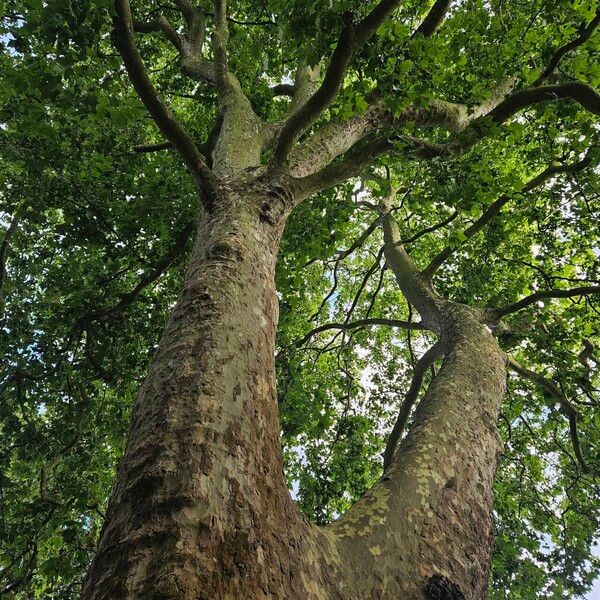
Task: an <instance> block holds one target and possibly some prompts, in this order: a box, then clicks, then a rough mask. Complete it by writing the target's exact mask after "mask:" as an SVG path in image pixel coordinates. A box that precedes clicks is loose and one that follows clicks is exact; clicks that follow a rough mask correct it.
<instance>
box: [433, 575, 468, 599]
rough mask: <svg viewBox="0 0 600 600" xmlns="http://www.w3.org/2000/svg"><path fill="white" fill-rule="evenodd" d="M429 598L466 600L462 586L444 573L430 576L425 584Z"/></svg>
mask: <svg viewBox="0 0 600 600" xmlns="http://www.w3.org/2000/svg"><path fill="white" fill-rule="evenodd" d="M425 597H426V598H427V600H465V596H464V594H463V593H462V592H461V591H460V588H459V587H458V586H457V585H456V584H455V583H453V582H452V581H450V580H449V579H448V578H447V577H443V576H442V575H434V576H433V577H430V578H429V580H428V581H427V584H426V585H425Z"/></svg>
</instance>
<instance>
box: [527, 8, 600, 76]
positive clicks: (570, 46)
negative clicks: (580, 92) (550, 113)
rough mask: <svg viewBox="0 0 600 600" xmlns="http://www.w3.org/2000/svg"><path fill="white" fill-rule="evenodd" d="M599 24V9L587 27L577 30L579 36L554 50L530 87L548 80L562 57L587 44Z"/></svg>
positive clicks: (583, 26)
mask: <svg viewBox="0 0 600 600" xmlns="http://www.w3.org/2000/svg"><path fill="white" fill-rule="evenodd" d="M599 24H600V9H599V10H598V11H597V12H596V16H595V17H594V18H593V19H592V20H591V21H590V23H589V24H588V25H587V26H586V25H585V24H584V25H582V26H581V27H580V28H579V30H580V31H581V33H580V34H579V36H577V37H576V38H575V39H574V40H572V41H570V42H568V43H567V44H565V45H564V46H561V47H560V48H558V50H556V52H555V53H554V55H553V56H552V58H551V59H550V62H549V63H548V66H547V67H546V68H545V69H544V70H543V71H542V73H541V74H540V76H539V77H538V78H537V79H536V80H535V81H534V82H533V84H532V87H538V86H539V85H540V84H542V83H543V82H544V81H545V80H546V79H548V78H549V77H550V76H551V75H552V74H553V73H554V71H556V69H557V67H558V65H559V63H560V61H561V60H562V58H563V56H565V54H568V53H569V52H572V51H573V50H575V48H578V47H579V46H582V45H583V44H585V42H587V41H588V40H589V39H590V37H592V34H593V33H594V31H595V30H596V28H597V27H598V25H599Z"/></svg>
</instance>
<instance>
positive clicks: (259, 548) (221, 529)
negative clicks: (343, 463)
mask: <svg viewBox="0 0 600 600" xmlns="http://www.w3.org/2000/svg"><path fill="white" fill-rule="evenodd" d="M271 201H272V198H270V200H269V202H268V203H263V202H261V198H260V196H258V195H257V196H256V197H250V198H249V197H248V194H247V193H246V194H242V193H241V192H233V191H231V190H229V191H227V193H226V194H225V198H224V199H223V200H222V201H221V203H220V205H221V206H222V207H223V208H222V210H220V211H219V212H218V213H215V214H211V215H208V216H205V217H204V218H203V220H202V222H201V223H200V225H199V228H198V233H197V239H196V243H195V246H194V250H193V253H192V257H191V260H190V265H189V268H188V272H187V276H186V280H185V283H184V286H183V290H182V292H181V294H180V297H179V300H178V302H177V304H176V306H175V308H174V310H173V313H172V315H171V318H170V320H169V322H168V324H167V327H166V329H165V332H164V334H163V337H162V339H161V342H160V346H159V349H158V352H157V354H156V356H155V359H154V362H153V364H152V366H151V368H150V372H149V374H148V377H147V379H146V381H145V382H144V384H143V386H142V389H141V390H140V393H139V397H138V399H137V402H136V404H135V407H134V411H133V417H132V423H131V431H130V435H129V440H128V444H127V449H126V452H125V455H124V457H123V459H122V461H121V464H120V467H119V471H118V476H117V482H116V485H115V488H114V491H113V495H112V498H111V501H110V504H109V508H108V511H107V515H106V521H105V525H104V528H103V531H102V535H101V540H100V545H99V548H98V553H97V555H96V557H95V560H94V562H93V564H92V566H91V568H90V570H89V572H88V575H87V578H86V581H85V585H84V592H83V597H84V598H85V599H86V600H91V599H95V600H99V599H103V600H104V599H109V598H110V599H112V598H114V599H119V600H127V599H133V598H144V599H147V598H148V599H159V598H160V599H163V600H176V599H177V600H200V599H201V600H221V599H228V600H242V599H243V600H257V599H282V600H283V599H286V600H304V599H332V600H333V599H336V600H337V599H342V598H357V599H364V600H367V599H371V598H390V599H391V598H394V599H396V598H406V599H407V600H412V599H423V598H463V597H464V598H468V599H470V600H471V599H472V600H480V599H481V598H483V597H484V596H485V586H486V583H487V575H488V570H489V558H490V551H491V545H492V525H491V502H492V496H491V494H492V492H491V486H492V478H493V475H494V472H495V468H496V461H497V455H498V452H499V449H500V442H499V440H498V435H497V432H496V426H495V420H496V417H497V414H498V410H499V405H500V402H501V399H502V394H503V389H504V365H503V359H502V355H501V352H500V350H499V349H498V346H497V345H496V343H495V341H494V340H493V338H492V336H491V334H489V333H488V332H487V331H486V330H485V329H484V328H483V327H482V326H481V325H480V324H479V323H478V322H476V321H475V320H474V319H472V318H471V317H470V316H469V315H470V314H469V313H466V312H464V311H462V312H461V311H458V312H457V315H458V316H456V315H454V314H453V315H450V316H449V324H448V326H447V327H446V335H448V336H449V339H450V338H452V344H453V345H452V350H451V352H450V353H449V355H448V357H447V358H446V360H445V362H444V365H443V367H442V369H441V372H440V373H439V375H438V376H437V377H436V379H435V381H434V383H433V384H432V385H431V386H430V389H429V391H428V393H427V396H426V398H425V399H424V401H423V402H422V403H421V405H420V407H419V409H418V414H417V421H416V425H415V427H413V430H412V431H411V433H410V435H409V436H408V437H407V438H406V439H405V441H404V442H403V444H402V445H401V447H400V449H399V451H398V452H397V454H396V458H395V459H394V461H393V463H392V465H391V467H390V469H389V470H388V471H387V472H386V474H385V476H384V477H383V478H382V479H381V480H380V482H379V483H378V484H377V485H376V486H375V487H374V488H373V489H372V490H371V491H370V492H369V493H368V494H367V495H366V496H365V497H364V498H363V499H362V500H361V501H360V502H359V503H357V505H355V507H353V508H352V509H351V510H350V511H349V512H348V513H347V514H346V515H345V516H344V517H342V518H341V519H340V520H339V521H337V522H336V523H334V524H333V525H331V526H329V527H326V528H317V527H315V526H312V525H310V524H309V523H308V521H307V520H306V519H305V518H304V517H303V515H302V514H301V513H300V512H299V510H298V509H297V508H296V506H295V505H294V503H293V502H292V500H291V498H290V495H289V493H288V491H287V489H286V486H285V479H284V476H283V462H282V455H281V449H280V443H279V423H278V415H277V399H276V391H275V375H274V335H275V327H276V323H277V296H276V292H275V288H274V281H273V274H274V266H275V260H276V255H277V250H278V245H279V237H280V233H281V229H282V228H283V220H284V219H283V217H280V218H279V219H272V218H271V217H270V216H269V214H268V210H269V209H270V208H272V202H271ZM265 210H266V211H267V213H265ZM465 315H466V316H465ZM440 586H441V587H440ZM436 589H437V590H438V591H435V590H436ZM440 590H441V591H440ZM444 590H445V591H444ZM436 594H437V595H436ZM444 594H446V595H444ZM448 594H450V595H448ZM452 594H454V595H452Z"/></svg>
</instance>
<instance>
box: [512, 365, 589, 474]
mask: <svg viewBox="0 0 600 600" xmlns="http://www.w3.org/2000/svg"><path fill="white" fill-rule="evenodd" d="M508 366H509V368H511V369H512V370H513V371H515V372H516V373H518V374H519V375H521V376H522V377H525V378H526V379H529V381H532V382H533V383H535V384H536V385H538V386H539V387H541V388H542V389H544V390H546V391H547V392H548V393H549V394H550V395H551V396H552V397H553V398H554V399H555V400H557V401H558V403H559V404H560V406H561V409H562V412H563V413H564V414H565V415H566V416H567V418H568V419H569V432H570V435H571V443H572V444H573V450H574V452H575V457H576V458H577V462H578V463H579V465H580V466H581V470H582V471H583V472H584V473H590V468H589V466H588V465H587V463H586V461H585V458H584V457H583V453H582V451H581V444H580V443H579V434H578V431H577V417H578V414H579V413H578V411H577V408H576V407H575V405H574V404H573V403H572V402H570V401H569V399H568V398H567V397H566V396H565V395H564V394H563V392H562V390H561V389H560V388H559V387H558V386H557V385H555V384H554V383H553V382H552V381H550V380H549V379H546V378H545V377H544V376H543V375H540V374H539V373H536V372H535V371H531V370H530V369H527V368H526V367H523V366H522V365H520V364H519V363H518V362H517V361H516V360H514V359H513V358H511V357H508Z"/></svg>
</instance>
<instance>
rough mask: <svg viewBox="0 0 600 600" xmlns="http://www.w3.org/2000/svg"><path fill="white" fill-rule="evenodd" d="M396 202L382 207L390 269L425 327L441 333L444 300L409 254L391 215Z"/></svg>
mask: <svg viewBox="0 0 600 600" xmlns="http://www.w3.org/2000/svg"><path fill="white" fill-rule="evenodd" d="M392 199H393V194H391V195H390V196H389V197H388V198H386V199H385V200H384V201H383V202H382V205H381V212H382V215H381V224H382V227H383V241H384V248H385V258H386V261H387V264H388V267H389V268H390V269H391V270H392V272H393V273H394V276H395V278H396V282H397V284H398V287H399V288H400V291H401V292H402V294H403V295H404V297H405V298H406V299H407V301H408V302H409V303H410V304H412V305H413V306H414V307H415V308H416V309H417V310H418V311H419V313H420V314H421V318H422V320H423V322H424V324H426V325H427V326H428V327H430V328H433V329H435V330H439V329H440V323H439V312H440V305H441V303H442V302H443V300H442V298H441V297H440V296H439V294H438V293H437V292H436V291H435V290H434V289H433V287H432V286H431V285H430V283H429V282H428V281H427V280H426V279H425V278H424V277H423V276H422V275H421V273H420V272H419V270H418V269H417V266H416V265H415V263H414V261H413V260H412V258H410V256H409V255H408V254H407V253H406V250H405V249H404V245H403V243H402V238H401V236H400V229H399V227H398V223H397V222H396V220H395V219H394V217H393V216H392V213H391V209H392V206H391V201H392Z"/></svg>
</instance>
